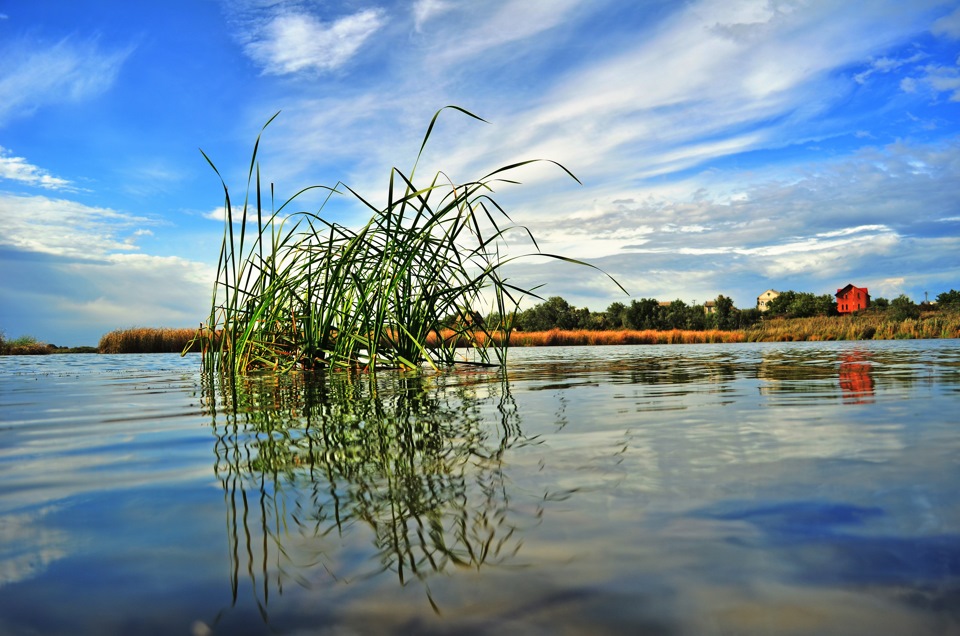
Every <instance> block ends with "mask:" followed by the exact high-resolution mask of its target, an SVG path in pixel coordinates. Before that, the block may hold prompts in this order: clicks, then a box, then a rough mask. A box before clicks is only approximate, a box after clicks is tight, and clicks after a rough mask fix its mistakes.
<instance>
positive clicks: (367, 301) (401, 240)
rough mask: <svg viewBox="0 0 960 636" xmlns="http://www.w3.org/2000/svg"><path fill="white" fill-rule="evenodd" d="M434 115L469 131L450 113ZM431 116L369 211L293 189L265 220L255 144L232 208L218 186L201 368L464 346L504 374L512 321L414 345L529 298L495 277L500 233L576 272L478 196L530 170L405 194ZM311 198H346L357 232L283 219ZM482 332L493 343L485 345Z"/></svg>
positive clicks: (445, 352)
mask: <svg viewBox="0 0 960 636" xmlns="http://www.w3.org/2000/svg"><path fill="white" fill-rule="evenodd" d="M447 108H452V109H454V110H457V111H460V112H461V113H464V114H466V115H468V116H470V117H473V118H475V119H478V120H480V121H483V120H482V119H480V118H479V117H477V116H476V115H473V114H472V113H469V112H467V111H465V110H463V109H461V108H458V107H455V106H448V107H447ZM443 110H445V109H441V110H440V111H437V113H436V114H435V115H434V116H433V119H432V120H431V121H430V125H429V126H428V128H427V132H426V134H425V136H424V138H423V143H422V144H421V146H420V151H419V153H418V155H417V160H416V161H415V162H414V166H413V169H412V170H411V171H410V173H409V175H407V174H405V173H403V172H401V171H400V170H399V169H397V168H393V169H392V170H391V171H390V175H389V180H388V185H387V190H386V197H385V199H386V204H385V205H383V206H377V205H375V204H373V203H371V202H370V201H368V200H367V199H366V198H364V197H363V196H361V195H360V194H358V193H357V192H356V191H354V190H353V189H351V188H350V187H348V186H345V185H343V184H341V183H338V184H337V185H336V186H335V187H333V188H330V187H326V186H312V187H310V188H305V189H304V190H301V191H299V192H298V193H296V194H295V195H294V196H293V197H291V198H290V199H288V200H287V201H286V202H284V203H283V204H282V205H281V206H280V207H279V208H277V209H276V210H272V209H270V210H267V209H265V205H264V203H265V202H264V200H263V199H264V196H263V192H262V187H261V178H260V166H259V163H258V161H257V149H258V148H259V143H260V136H258V137H257V142H256V144H255V145H254V151H253V156H252V158H251V162H250V170H249V173H248V177H247V193H246V197H245V198H244V201H243V204H242V207H240V208H239V209H237V208H235V207H234V205H233V202H232V201H231V198H230V193H229V190H228V188H227V186H226V183H225V182H224V181H223V178H222V177H221V183H222V184H223V190H224V195H225V203H224V206H225V212H226V214H225V217H226V218H225V230H224V238H223V242H222V245H221V250H220V258H219V265H218V271H217V278H216V280H215V283H214V291H213V302H212V307H211V311H210V316H209V318H208V320H207V322H206V324H204V325H202V326H201V329H200V331H199V332H198V334H197V338H196V339H195V340H194V343H195V344H199V346H200V347H201V350H202V352H203V365H204V368H205V369H209V370H214V369H216V370H219V371H222V372H228V373H246V372H248V371H251V370H255V369H260V368H267V369H273V370H277V371H287V370H291V369H294V368H306V369H323V368H332V369H357V368H366V369H375V368H378V367H405V368H414V367H418V366H420V365H421V364H423V363H428V364H430V365H433V366H434V367H436V366H438V365H441V364H444V365H445V364H453V363H455V362H457V361H458V352H457V348H458V347H463V346H464V344H465V343H469V344H470V345H471V346H472V347H473V349H474V351H475V353H476V361H477V362H479V363H482V364H492V363H494V362H496V363H498V364H504V363H505V362H506V351H507V346H508V343H509V332H510V329H511V328H510V327H509V325H510V324H511V323H512V321H506V325H507V326H506V327H503V326H501V325H491V326H490V327H488V326H486V325H484V324H483V323H482V322H481V323H479V324H474V323H472V322H471V321H457V322H458V325H459V326H457V327H455V328H454V332H455V333H454V334H453V336H452V337H443V338H440V340H439V345H438V346H433V347H428V346H427V344H426V343H427V338H428V336H430V335H433V336H438V335H440V334H441V333H442V331H443V330H444V329H445V328H446V327H447V324H446V322H445V319H446V318H448V317H449V316H451V315H460V316H464V315H470V314H471V312H472V311H473V309H474V307H476V306H478V305H481V304H486V303H489V304H490V305H491V307H490V309H491V311H493V312H495V313H497V314H498V315H501V316H512V315H513V314H514V313H515V311H516V308H517V306H518V304H519V302H520V299H521V298H522V297H523V296H524V295H526V294H532V295H535V294H534V293H533V291H534V290H530V289H521V288H519V287H516V286H514V285H512V284H510V283H509V282H508V281H507V279H506V278H504V277H503V275H502V273H501V270H502V268H503V266H504V265H505V264H507V263H509V262H510V261H512V260H514V259H516V258H518V257H517V256H505V255H504V254H502V253H501V250H502V249H503V247H504V244H505V237H506V236H507V235H508V234H509V233H512V232H520V233H523V234H525V235H526V236H527V237H528V238H529V239H530V241H531V242H532V243H533V246H534V250H535V251H534V252H533V253H534V254H536V255H539V256H547V257H550V258H554V259H560V260H564V261H568V262H573V263H579V264H585V263H582V262H580V261H575V260H573V259H569V258H566V257H563V256H558V255H553V254H544V253H542V252H540V250H539V248H538V247H537V244H536V240H535V239H534V238H533V236H532V234H531V233H530V232H529V230H527V229H526V228H524V227H522V226H516V225H513V224H512V221H511V220H510V217H509V216H508V215H507V213H506V212H505V211H504V209H503V208H502V207H501V206H500V205H499V204H498V203H497V202H496V201H495V200H494V199H493V197H492V194H493V186H494V185H496V184H498V183H516V182H515V181H511V180H509V179H507V178H506V177H507V174H508V173H510V172H512V171H514V170H516V169H517V168H520V167H522V166H524V165H527V164H530V163H533V162H534V161H536V160H528V161H521V162H518V163H514V164H511V165H507V166H504V167H502V168H499V169H497V170H494V171H493V172H490V173H489V174H487V175H485V176H483V177H482V178H480V179H478V180H476V181H467V182H464V183H455V182H453V181H451V180H450V179H449V178H448V177H447V176H446V175H444V174H443V173H440V172H438V173H437V174H435V175H433V177H432V178H431V179H430V180H428V181H427V182H426V184H425V185H422V186H418V185H415V184H414V178H415V173H416V166H417V164H418V163H419V161H420V157H421V156H422V154H423V151H424V148H425V147H426V144H427V141H428V140H429V138H430V134H431V131H432V130H433V127H434V125H435V123H436V121H437V118H438V117H439V115H440V113H441V112H443ZM275 117H276V115H274V117H273V118H275ZM273 118H271V120H270V121H268V122H267V124H266V125H269V124H270V122H271V121H273ZM266 125H265V126H264V128H266ZM262 134H263V133H262V131H261V135H262ZM204 157H205V158H206V159H207V161H208V162H209V163H210V165H211V167H213V169H214V171H216V172H217V175H218V176H219V174H220V173H219V171H217V169H216V166H215V165H214V164H213V162H212V161H211V160H210V159H209V157H207V156H206V155H205V154H204ZM550 163H554V164H555V165H557V166H559V167H560V168H561V169H562V170H563V171H564V172H566V173H567V174H568V175H569V176H570V177H571V178H573V179H574V180H576V177H575V176H574V175H573V174H572V173H570V172H569V171H568V170H567V169H566V168H564V167H563V166H560V164H556V163H555V162H550ZM578 183H579V181H578ZM314 188H322V189H324V190H326V191H327V200H329V197H330V196H331V195H334V194H348V195H350V196H352V197H354V198H355V199H356V200H357V201H358V202H359V203H361V204H362V205H363V206H365V207H366V208H367V209H368V210H369V211H370V213H371V217H370V219H369V221H367V223H366V224H364V225H363V226H361V227H359V228H350V227H346V226H344V225H341V224H338V223H335V222H331V221H328V220H326V219H324V218H322V217H321V216H320V212H322V210H323V206H321V208H320V211H319V212H317V213H313V212H304V211H300V212H293V213H286V212H285V210H286V208H287V207H288V206H290V205H291V203H292V201H294V200H295V199H296V197H297V196H299V195H300V194H302V193H303V192H305V191H307V190H311V189H314ZM270 200H271V201H272V200H273V186H272V185H271V187H270ZM325 203H326V201H325ZM271 208H272V205H271ZM235 221H239V223H237V224H235ZM254 223H255V226H254ZM248 226H249V227H255V229H252V230H248ZM591 267H592V266H591ZM611 280H612V279H611ZM614 282H616V281H614ZM618 285H619V284H618ZM621 289H622V287H621ZM494 329H495V330H496V331H497V333H504V332H505V336H506V337H504V338H493V337H491V335H492V331H493V330H494ZM460 357H462V354H461V356H460Z"/></svg>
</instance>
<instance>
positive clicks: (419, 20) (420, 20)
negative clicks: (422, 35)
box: [413, 0, 453, 31]
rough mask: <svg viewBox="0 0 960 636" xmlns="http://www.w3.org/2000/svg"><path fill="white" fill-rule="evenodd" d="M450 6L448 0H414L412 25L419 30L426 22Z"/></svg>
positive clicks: (450, 7) (451, 6)
mask: <svg viewBox="0 0 960 636" xmlns="http://www.w3.org/2000/svg"><path fill="white" fill-rule="evenodd" d="M452 8H453V3H451V2H450V0H416V2H414V3H413V26H414V28H415V29H416V30H417V31H420V30H421V29H423V26H424V25H425V24H426V23H427V22H429V21H430V20H432V19H433V18H435V17H437V16H438V15H442V14H444V13H446V12H447V11H450V10H451V9H452Z"/></svg>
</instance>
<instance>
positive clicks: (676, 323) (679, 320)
mask: <svg viewBox="0 0 960 636" xmlns="http://www.w3.org/2000/svg"><path fill="white" fill-rule="evenodd" d="M688 309H689V307H688V305H687V303H685V302H683V301H682V300H680V299H679V298H677V299H676V300H674V301H673V302H671V303H670V304H669V305H668V306H667V307H666V311H664V316H663V323H664V324H663V326H664V328H666V329H686V328H687V324H688V316H689V312H688V311H687V310H688Z"/></svg>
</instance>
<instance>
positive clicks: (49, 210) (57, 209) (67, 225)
mask: <svg viewBox="0 0 960 636" xmlns="http://www.w3.org/2000/svg"><path fill="white" fill-rule="evenodd" d="M0 211H2V213H3V218H4V233H3V235H2V236H0V244H6V245H8V246H11V247H15V248H18V249H24V250H30V251H34V252H42V253H45V254H55V255H58V256H69V257H75V258H99V257H102V256H104V255H106V254H109V253H111V252H116V251H120V252H126V251H130V250H134V249H137V248H136V245H135V244H134V243H132V242H131V241H130V240H129V237H130V236H133V235H135V233H136V232H137V231H139V230H142V229H143V228H142V227H141V226H143V225H152V224H153V221H151V220H150V219H148V218H146V217H143V216H135V215H132V214H128V213H124V212H118V211H116V210H111V209H108V208H99V207H91V206H86V205H83V204H82V203H78V202H76V201H70V200H67V199H52V198H49V197H44V196H20V195H14V194H9V193H3V192H0Z"/></svg>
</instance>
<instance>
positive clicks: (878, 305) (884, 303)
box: [870, 296, 890, 311]
mask: <svg viewBox="0 0 960 636" xmlns="http://www.w3.org/2000/svg"><path fill="white" fill-rule="evenodd" d="M870 307H871V308H873V309H876V310H878V311H886V310H887V308H889V307H890V301H889V300H887V299H886V298H884V297H883V296H877V297H876V298H871V299H870Z"/></svg>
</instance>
